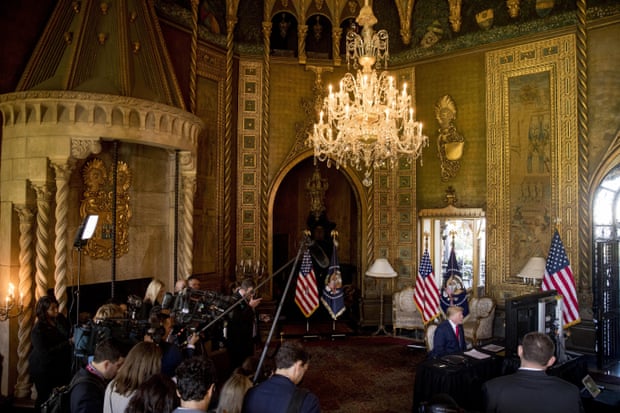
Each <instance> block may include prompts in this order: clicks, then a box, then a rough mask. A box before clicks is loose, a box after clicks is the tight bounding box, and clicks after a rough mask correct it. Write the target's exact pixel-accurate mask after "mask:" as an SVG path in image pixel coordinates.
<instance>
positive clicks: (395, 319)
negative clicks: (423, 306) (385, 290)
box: [392, 286, 424, 335]
mask: <svg viewBox="0 0 620 413" xmlns="http://www.w3.org/2000/svg"><path fill="white" fill-rule="evenodd" d="M392 324H393V328H394V335H398V330H401V329H408V330H424V323H423V322H422V315H421V314H420V312H419V311H418V308H417V307H416V305H415V302H414V301H413V287H412V286H409V287H405V288H404V289H403V290H401V291H397V292H395V293H394V295H393V296H392Z"/></svg>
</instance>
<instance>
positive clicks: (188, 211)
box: [179, 152, 196, 278]
mask: <svg viewBox="0 0 620 413" xmlns="http://www.w3.org/2000/svg"><path fill="white" fill-rule="evenodd" d="M179 156H180V162H179V168H180V171H181V211H180V213H181V222H180V225H179V226H180V228H179V273H180V277H181V278H187V277H188V276H189V275H191V274H192V271H193V264H192V262H193V259H194V256H193V245H194V243H193V240H194V195H195V194H196V163H195V159H194V155H192V154H191V153H190V152H180V154H179Z"/></svg>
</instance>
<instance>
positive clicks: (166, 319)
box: [144, 306, 199, 377]
mask: <svg viewBox="0 0 620 413" xmlns="http://www.w3.org/2000/svg"><path fill="white" fill-rule="evenodd" d="M150 322H151V324H150V327H149V328H148V330H147V331H146V334H145V337H144V341H151V342H154V343H155V344H157V345H158V346H159V347H160V348H161V351H162V358H161V372H162V373H163V374H165V375H167V376H168V377H173V376H174V370H175V369H176V368H177V366H178V365H179V364H181V362H182V361H183V360H184V359H186V358H189V357H192V356H193V355H194V352H195V348H196V343H197V342H198V340H199V336H198V334H197V333H195V332H193V333H191V334H190V335H189V336H187V340H186V341H184V342H181V343H178V342H177V341H176V340H175V336H174V335H173V334H171V333H172V331H173V327H174V318H173V317H170V315H169V314H167V313H165V312H162V311H161V307H159V306H155V307H153V309H152V311H151V316H150Z"/></svg>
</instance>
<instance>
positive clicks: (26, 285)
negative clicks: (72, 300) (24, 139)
mask: <svg viewBox="0 0 620 413" xmlns="http://www.w3.org/2000/svg"><path fill="white" fill-rule="evenodd" d="M15 211H16V212H17V215H18V217H19V284H18V290H19V295H20V296H21V297H22V303H23V306H24V310H23V311H22V313H21V314H20V316H19V318H18V321H19V330H18V332H17V340H18V342H17V382H16V384H15V397H17V398H26V397H29V396H30V388H31V387H32V385H31V384H30V374H29V372H28V367H29V363H28V355H29V354H30V350H31V349H32V344H31V342H30V331H31V330H32V326H33V324H34V302H33V299H32V284H33V283H32V275H33V267H32V260H33V254H32V252H33V248H32V242H33V237H32V224H33V220H34V214H33V213H32V210H31V209H30V208H27V207H25V206H16V207H15Z"/></svg>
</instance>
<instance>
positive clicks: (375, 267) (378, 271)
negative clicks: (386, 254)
mask: <svg viewBox="0 0 620 413" xmlns="http://www.w3.org/2000/svg"><path fill="white" fill-rule="evenodd" d="M366 275H367V276H369V277H373V278H394V277H396V276H397V275H398V274H397V273H396V271H394V268H392V266H391V265H390V263H389V262H388V260H387V259H385V258H377V259H376V260H375V262H373V263H372V265H371V266H370V268H368V271H366Z"/></svg>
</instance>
